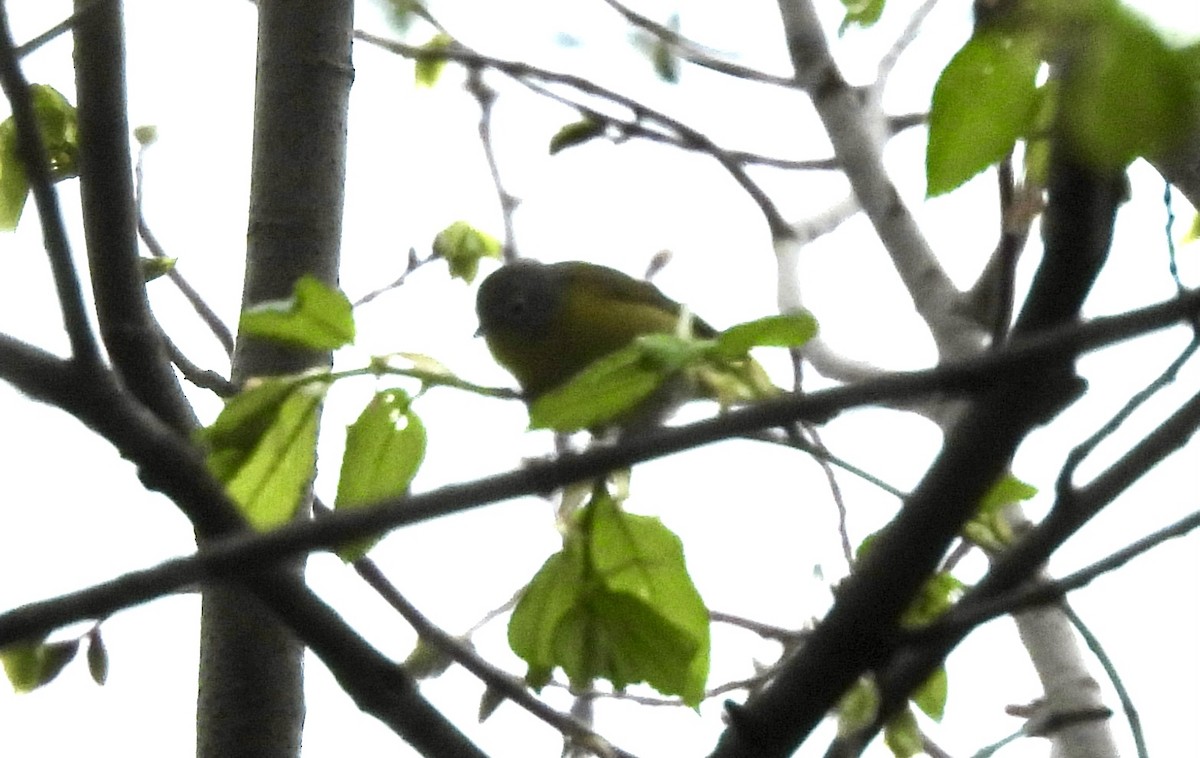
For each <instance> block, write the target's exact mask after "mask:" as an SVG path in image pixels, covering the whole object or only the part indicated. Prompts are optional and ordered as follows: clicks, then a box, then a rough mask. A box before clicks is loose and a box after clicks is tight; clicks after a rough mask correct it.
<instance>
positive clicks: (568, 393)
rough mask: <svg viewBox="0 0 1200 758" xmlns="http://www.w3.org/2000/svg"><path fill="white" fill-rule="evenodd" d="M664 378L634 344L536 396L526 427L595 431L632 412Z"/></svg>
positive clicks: (560, 430) (566, 430)
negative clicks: (627, 412)
mask: <svg viewBox="0 0 1200 758" xmlns="http://www.w3.org/2000/svg"><path fill="white" fill-rule="evenodd" d="M665 379H666V375H665V374H664V373H663V372H662V371H660V370H659V369H658V368H657V367H655V366H654V365H653V364H652V363H650V362H649V361H646V360H645V353H644V351H643V349H642V347H641V346H640V345H638V344H637V343H636V342H635V343H634V344H631V345H628V346H626V347H624V348H622V349H620V350H618V351H616V352H615V353H610V354H609V355H606V356H605V357H603V358H601V359H600V360H598V361H596V362H595V363H593V364H591V365H590V366H588V367H587V368H586V369H584V370H583V371H581V372H579V373H578V374H576V375H575V376H574V377H572V378H571V380H570V381H568V382H567V383H565V384H563V385H561V386H559V387H556V388H554V389H552V390H550V391H549V392H547V393H545V394H544V395H541V396H540V397H538V398H537V400H535V401H534V402H533V403H531V404H530V406H529V428H530V429H553V430H555V431H558V432H576V431H579V430H581V429H591V428H595V427H597V426H600V425H601V424H604V423H606V422H609V421H612V420H613V419H615V418H617V417H618V416H620V415H621V414H622V413H624V412H626V411H629V410H631V409H633V408H634V406H636V405H637V404H638V403H639V402H641V401H642V400H645V399H646V398H648V397H649V396H650V395H651V393H653V392H654V391H655V390H656V389H658V387H659V386H660V385H661V384H662V383H663V381H664V380H665Z"/></svg>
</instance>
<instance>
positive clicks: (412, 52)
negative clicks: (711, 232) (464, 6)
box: [354, 31, 790, 236]
mask: <svg viewBox="0 0 1200 758" xmlns="http://www.w3.org/2000/svg"><path fill="white" fill-rule="evenodd" d="M354 36H355V38H356V39H361V40H362V41H364V42H367V43H370V44H372V45H376V46H377V47H380V48H382V49H384V50H387V51H389V52H393V53H395V54H397V55H401V56H404V57H406V58H414V59H417V60H424V59H431V58H432V59H438V60H442V59H444V60H451V61H456V62H458V63H461V64H464V65H467V66H478V67H487V68H492V69H494V70H496V71H499V72H501V73H503V74H505V75H506V76H509V77H511V78H512V79H514V80H515V81H517V82H519V83H520V84H522V85H524V86H526V87H528V88H529V89H531V90H533V91H535V92H538V93H539V94H542V95H547V96H550V97H553V98H555V99H558V100H560V101H563V102H567V103H568V104H569V105H570V106H571V107H573V108H575V109H576V110H578V111H579V112H580V113H582V114H584V115H587V116H592V117H594V118H596V119H597V120H599V121H601V122H602V123H610V124H613V125H614V126H617V127H618V128H622V127H625V128H635V129H636V127H635V126H632V125H633V124H636V122H637V121H639V120H648V121H653V122H656V123H658V124H660V125H662V126H664V127H666V128H667V129H669V130H671V131H673V132H675V133H676V134H677V135H678V136H679V139H680V140H681V141H682V143H683V144H684V145H685V146H689V147H691V148H694V149H697V150H700V151H702V152H705V153H707V154H708V155H710V156H711V157H712V158H713V159H715V160H716V161H717V162H718V163H719V164H720V165H721V166H722V168H724V169H725V170H726V171H727V172H728V173H729V174H730V175H731V176H732V177H733V179H734V181H736V182H737V183H738V184H739V185H740V186H741V187H742V188H743V189H744V190H745V191H746V192H747V194H749V195H750V197H751V199H752V200H753V201H754V202H755V204H756V205H758V207H759V209H760V210H761V211H762V213H763V215H764V216H765V217H766V220H767V225H768V226H769V227H770V229H771V233H772V235H773V236H786V235H788V234H789V233H790V232H789V227H788V225H787V223H786V222H785V221H784V219H783V217H782V215H780V213H779V211H778V209H776V207H775V204H774V202H773V201H772V200H771V199H770V198H769V197H768V196H767V194H766V192H765V191H764V190H763V189H762V188H761V187H759V186H758V184H757V183H755V182H754V181H753V180H751V179H750V177H749V176H748V175H747V174H746V172H745V169H744V168H743V166H742V164H741V163H740V162H739V161H737V160H734V159H733V158H731V157H730V156H729V154H728V153H727V152H725V151H724V150H723V149H722V148H720V147H718V146H717V145H716V144H715V143H714V142H713V141H712V140H711V139H709V138H708V137H706V136H705V135H703V134H701V133H700V132H698V131H697V130H695V129H693V128H692V127H690V126H687V125H686V124H684V123H682V122H680V121H679V120H677V119H674V118H671V117H670V116H668V115H666V114H665V113H662V112H660V111H657V110H655V109H653V108H651V107H649V106H647V105H645V104H643V103H640V102H638V101H637V100H634V99H633V98H631V97H629V96H627V95H623V94H621V93H619V92H615V91H613V90H610V89H607V88H605V87H601V86H600V85H598V84H596V83H595V82H592V81H590V80H588V79H586V78H584V77H581V76H576V75H574V74H563V73H558V72H554V71H549V70H546V69H543V68H539V67H537V66H532V65H530V64H528V63H523V62H520V61H508V60H501V59H499V58H492V57H489V56H485V55H480V54H479V53H476V52H474V51H472V50H469V49H467V48H465V47H463V46H461V45H455V46H451V47H448V48H442V49H438V50H426V49H422V48H418V47H413V46H411V45H405V44H403V43H401V42H396V41H394V40H389V39H385V38H383V37H379V36H376V35H374V34H370V33H367V32H363V31H355V33H354ZM537 81H541V82H547V83H553V84H561V85H565V86H567V87H570V88H572V89H575V90H578V91H580V92H584V93H586V94H589V95H593V96H595V97H598V98H601V99H603V100H606V101H608V102H610V103H612V104H614V105H618V106H620V107H623V108H627V109H628V110H629V111H630V112H631V113H633V114H635V116H636V118H634V119H633V120H632V121H629V122H626V121H623V120H620V119H615V118H613V117H611V116H608V115H606V114H603V113H600V112H599V111H595V110H594V109H592V108H588V107H586V106H584V105H582V104H580V103H575V102H573V101H567V100H564V99H563V98H562V96H561V95H556V94H554V93H552V92H551V91H550V90H548V89H546V88H545V87H544V86H541V85H539V84H537Z"/></svg>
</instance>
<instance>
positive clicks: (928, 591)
mask: <svg viewBox="0 0 1200 758" xmlns="http://www.w3.org/2000/svg"><path fill="white" fill-rule="evenodd" d="M1036 494H1037V489H1036V488H1035V487H1033V486H1031V485H1029V484H1026V483H1025V482H1022V481H1021V480H1020V479H1017V478H1016V477H1015V476H1013V475H1012V474H1005V475H1004V476H1002V477H1001V478H1000V480H999V481H997V482H996V483H995V484H994V485H993V486H992V487H991V489H989V490H988V492H987V494H985V495H984V497H983V499H982V500H981V501H980V503H979V508H978V510H977V512H976V514H975V517H974V518H973V519H972V520H971V521H970V522H969V523H968V524H967V526H966V527H965V528H964V529H963V536H964V537H965V538H966V539H968V540H970V541H971V542H973V543H975V544H976V545H979V546H980V547H982V548H984V549H985V550H990V551H996V552H998V551H1000V550H1003V549H1004V548H1006V547H1007V546H1008V545H1009V544H1011V541H1012V532H1011V530H1010V529H1009V527H1008V522H1007V521H1005V519H1003V518H1002V517H1001V511H1002V509H1003V508H1004V507H1005V506H1007V505H1009V504H1011V503H1015V502H1018V501H1022V500H1028V499H1029V498H1031V497H1033V496H1034V495H1036ZM875 537H876V534H872V535H869V536H868V537H867V538H866V539H864V540H863V541H862V543H860V544H859V546H858V550H857V551H856V552H855V559H856V561H857V562H861V561H862V560H863V559H864V558H865V557H866V555H867V554H868V553H869V552H870V550H871V545H872V544H873V543H874V540H875ZM965 589H966V585H965V584H964V583H963V582H962V581H961V580H960V579H958V578H957V577H955V576H954V575H953V574H951V573H950V572H949V571H939V572H938V573H936V574H934V575H933V576H932V577H930V578H929V580H928V581H926V582H925V584H924V585H923V586H922V587H921V591H920V593H919V594H918V595H917V597H915V598H914V599H913V601H912V603H911V604H910V605H909V607H908V609H907V610H906V611H905V612H904V615H903V616H902V617H901V619H900V623H901V625H902V626H904V627H905V628H907V629H916V628H919V627H922V626H926V625H928V624H931V623H933V622H934V621H936V620H937V619H939V618H940V617H941V616H942V615H944V614H945V613H946V612H947V611H949V610H950V609H951V608H952V607H953V606H954V604H955V603H956V602H957V601H958V599H959V598H960V597H961V596H962V594H963V591H964V590H965ZM949 693H950V679H949V676H948V674H947V672H946V668H945V667H944V666H939V667H938V669H937V670H936V671H935V672H934V673H933V674H931V675H930V677H929V679H927V680H926V681H925V682H924V683H923V684H922V685H921V686H920V687H918V688H917V689H916V690H915V691H914V692H913V693H912V695H911V696H910V697H909V703H910V705H909V707H907V708H905V709H904V710H903V711H901V712H900V713H899V714H897V715H896V716H894V717H892V719H891V720H890V721H889V722H888V723H887V724H886V725H885V726H884V731H883V738H884V742H885V743H886V744H887V746H888V748H889V749H890V750H891V751H892V753H893V755H895V756H896V757H897V758H911V756H914V755H918V754H920V753H921V752H922V751H923V750H924V749H925V748H924V741H923V740H922V739H921V730H920V728H919V726H918V724H917V718H916V714H915V712H914V711H913V706H915V707H916V708H918V709H920V710H921V711H922V712H923V713H924V714H925V715H926V716H928V717H929V718H931V719H933V720H934V721H941V720H942V716H943V715H944V714H945V711H946V701H947V699H948V697H949ZM878 709H879V691H878V689H877V688H876V686H875V682H874V681H873V680H872V679H871V678H869V677H863V678H862V679H860V680H859V681H858V682H857V683H856V684H855V685H854V686H853V687H852V688H851V689H850V690H849V691H848V692H847V693H846V694H845V695H844V696H843V697H842V700H841V702H840V703H839V704H838V711H837V714H838V732H839V734H840V735H842V736H847V735H850V734H853V733H854V732H856V731H858V730H860V729H863V728H865V727H867V726H869V725H870V724H871V723H873V722H874V720H875V717H876V715H877V713H878Z"/></svg>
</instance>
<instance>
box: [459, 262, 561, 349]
mask: <svg viewBox="0 0 1200 758" xmlns="http://www.w3.org/2000/svg"><path fill="white" fill-rule="evenodd" d="M561 284H562V283H561V282H559V281H558V278H557V277H555V275H554V270H553V269H552V268H551V267H550V266H547V265H545V264H543V263H538V262H537V261H517V262H515V263H509V264H508V265H506V266H503V267H501V268H499V269H497V270H496V271H495V272H494V273H493V274H492V275H491V276H489V277H488V278H487V279H485V280H484V282H483V284H481V285H480V286H479V294H478V295H477V296H476V298H475V313H476V315H478V316H479V333H480V334H483V335H485V336H486V335H488V334H494V333H495V332H496V331H498V330H503V331H506V332H509V333H511V334H520V335H524V336H528V337H537V336H541V335H544V334H545V332H546V330H547V329H548V328H549V327H550V322H551V319H552V318H553V316H554V314H555V312H556V311H557V310H558V306H559V301H560V299H561V295H562V292H561V290H562V286H561Z"/></svg>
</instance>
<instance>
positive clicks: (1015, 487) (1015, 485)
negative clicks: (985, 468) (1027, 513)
mask: <svg viewBox="0 0 1200 758" xmlns="http://www.w3.org/2000/svg"><path fill="white" fill-rule="evenodd" d="M1036 494H1037V487H1034V486H1033V485H1030V484H1026V483H1025V482H1022V481H1021V480H1020V479H1017V478H1016V477H1015V476H1013V475H1012V474H1005V475H1004V476H1002V477H1001V478H1000V480H999V481H997V482H996V483H995V484H994V485H992V487H991V489H989V490H988V491H987V492H986V493H985V494H984V496H983V498H982V499H980V501H979V510H978V511H976V512H975V515H974V516H972V517H971V520H970V521H968V522H967V523H966V524H965V525H964V526H963V536H964V537H966V538H967V539H969V540H971V541H972V542H974V543H975V544H976V545H978V546H980V547H981V548H983V549H984V550H990V551H993V552H998V551H1000V550H1003V549H1004V548H1005V547H1007V546H1008V545H1010V544H1012V538H1013V534H1012V528H1011V527H1010V526H1009V524H1008V521H1007V520H1005V518H1004V507H1005V506H1006V505H1009V504H1011V503H1016V502H1019V501H1022V500H1028V499H1030V498H1032V497H1033V496H1034V495H1036Z"/></svg>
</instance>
